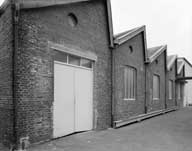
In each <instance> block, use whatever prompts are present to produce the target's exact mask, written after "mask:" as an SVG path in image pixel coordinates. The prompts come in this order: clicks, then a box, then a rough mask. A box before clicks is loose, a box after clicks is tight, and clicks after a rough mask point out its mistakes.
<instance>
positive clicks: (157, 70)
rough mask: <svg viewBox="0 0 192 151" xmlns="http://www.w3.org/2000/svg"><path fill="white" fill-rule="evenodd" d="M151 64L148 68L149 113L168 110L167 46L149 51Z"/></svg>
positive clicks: (147, 94) (147, 104)
mask: <svg viewBox="0 0 192 151" xmlns="http://www.w3.org/2000/svg"><path fill="white" fill-rule="evenodd" d="M148 55H149V63H148V64H147V68H146V80H147V81H146V90H147V91H146V98H147V99H146V106H147V112H154V111H159V110H163V109H165V108H166V89H167V88H166V70H167V46H166V45H164V46H158V47H153V48H149V49H148Z"/></svg>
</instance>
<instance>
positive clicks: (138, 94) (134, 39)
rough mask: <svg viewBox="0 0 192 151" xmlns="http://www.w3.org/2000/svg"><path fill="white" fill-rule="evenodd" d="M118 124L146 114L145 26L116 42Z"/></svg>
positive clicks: (115, 107) (116, 122) (115, 110)
mask: <svg viewBox="0 0 192 151" xmlns="http://www.w3.org/2000/svg"><path fill="white" fill-rule="evenodd" d="M114 45H115V49H114V50H113V65H114V67H113V69H114V70H113V73H114V74H113V75H114V76H113V78H114V111H113V115H114V118H113V120H114V124H115V125H116V126H117V125H119V124H121V123H123V122H125V121H128V120H129V119H130V118H133V117H135V116H138V115H141V114H145V85H146V83H145V74H146V73H145V63H146V62H147V59H148V56H147V45H146V32H145V26H142V27H139V28H135V29H132V30H129V31H127V32H123V33H120V34H118V35H116V36H115V38H114Z"/></svg>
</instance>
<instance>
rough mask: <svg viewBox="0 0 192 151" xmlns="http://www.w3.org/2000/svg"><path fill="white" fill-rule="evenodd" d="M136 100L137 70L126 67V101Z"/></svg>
mask: <svg viewBox="0 0 192 151" xmlns="http://www.w3.org/2000/svg"><path fill="white" fill-rule="evenodd" d="M135 98H136V69H135V68H133V67H129V66H126V67H125V69H124V99H125V100H135Z"/></svg>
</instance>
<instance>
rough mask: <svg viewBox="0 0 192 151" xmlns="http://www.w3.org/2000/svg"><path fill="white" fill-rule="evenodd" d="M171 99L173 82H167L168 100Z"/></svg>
mask: <svg viewBox="0 0 192 151" xmlns="http://www.w3.org/2000/svg"><path fill="white" fill-rule="evenodd" d="M172 98H173V80H169V99H172Z"/></svg>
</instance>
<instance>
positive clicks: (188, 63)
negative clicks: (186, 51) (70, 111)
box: [178, 57, 192, 67]
mask: <svg viewBox="0 0 192 151" xmlns="http://www.w3.org/2000/svg"><path fill="white" fill-rule="evenodd" d="M178 59H183V60H185V61H186V62H187V63H188V64H189V65H190V66H191V67H192V64H191V63H190V62H189V61H188V60H187V59H186V58H185V57H178Z"/></svg>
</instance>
